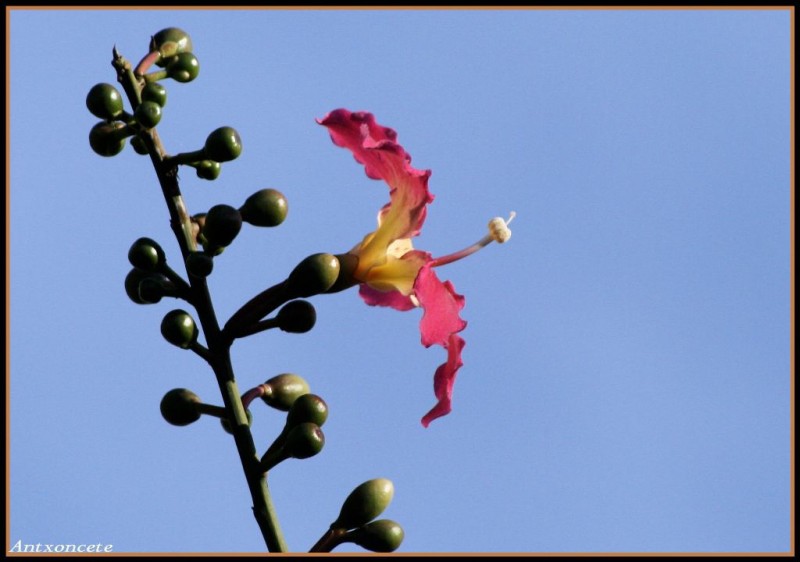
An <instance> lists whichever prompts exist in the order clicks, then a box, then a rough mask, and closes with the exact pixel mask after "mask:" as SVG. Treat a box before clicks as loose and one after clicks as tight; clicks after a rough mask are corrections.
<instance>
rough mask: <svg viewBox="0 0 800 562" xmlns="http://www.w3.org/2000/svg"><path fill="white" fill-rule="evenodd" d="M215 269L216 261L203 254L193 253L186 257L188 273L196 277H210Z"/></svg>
mask: <svg viewBox="0 0 800 562" xmlns="http://www.w3.org/2000/svg"><path fill="white" fill-rule="evenodd" d="M213 269H214V259H213V258H212V257H211V256H209V255H208V254H204V253H203V252H191V253H190V254H189V255H188V256H186V271H188V272H189V274H190V275H194V276H195V277H208V276H209V275H210V274H211V271H212V270H213Z"/></svg>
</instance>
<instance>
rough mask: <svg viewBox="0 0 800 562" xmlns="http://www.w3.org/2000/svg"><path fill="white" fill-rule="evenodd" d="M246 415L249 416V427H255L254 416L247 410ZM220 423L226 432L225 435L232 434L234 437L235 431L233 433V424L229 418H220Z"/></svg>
mask: <svg viewBox="0 0 800 562" xmlns="http://www.w3.org/2000/svg"><path fill="white" fill-rule="evenodd" d="M245 413H246V414H247V427H250V426H251V425H253V414H252V412H250V410H245ZM219 422H220V424H222V429H224V430H225V433H230V434H231V435H233V431H231V424H230V422H229V421H228V418H220V419H219Z"/></svg>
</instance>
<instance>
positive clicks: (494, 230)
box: [489, 211, 517, 244]
mask: <svg viewBox="0 0 800 562" xmlns="http://www.w3.org/2000/svg"><path fill="white" fill-rule="evenodd" d="M515 216H517V213H515V212H514V211H511V215H510V216H509V217H508V220H507V221H506V220H503V219H502V218H500V217H495V218H493V219H492V220H490V221H489V235H490V236H491V237H492V240H494V241H495V242H499V243H500V244H502V243H503V242H507V241H508V240H509V238H511V229H510V228H508V225H509V223H511V221H512V220H514V217H515Z"/></svg>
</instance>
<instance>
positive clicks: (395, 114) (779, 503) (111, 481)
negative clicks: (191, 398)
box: [8, 9, 793, 553]
mask: <svg viewBox="0 0 800 562" xmlns="http://www.w3.org/2000/svg"><path fill="white" fill-rule="evenodd" d="M791 15H792V14H791V13H790V12H789V11H788V10H691V11H683V10H477V11H476V10H432V11H427V10H406V11H397V10H364V11H349V10H341V11H317V10H287V11H280V10H180V11H171V10H157V11H145V10H141V11H140V10H124V9H123V10H112V11H102V10H101V11H84V10H69V11H61V10H35V11H26V10H13V11H11V12H10V15H9V17H10V72H9V76H10V116H11V118H10V145H9V146H10V189H9V201H10V377H9V380H10V382H9V388H10V400H9V409H10V435H9V437H10V446H9V455H10V465H9V468H10V476H9V517H10V520H9V537H8V540H9V544H13V543H15V542H17V541H18V540H21V541H22V542H23V543H96V542H102V543H104V544H112V545H113V547H114V551H116V552H258V551H262V550H263V542H262V539H261V536H260V534H259V532H258V529H257V526H256V524H255V522H254V520H253V518H252V515H251V512H250V505H251V504H250V503H249V502H250V499H249V495H248V492H247V488H246V485H245V482H244V478H243V476H242V472H241V468H240V466H239V463H238V458H237V456H236V453H235V449H234V446H233V442H232V440H231V439H230V437H229V436H228V435H227V434H225V433H223V432H222V431H221V430H220V428H219V424H218V423H216V422H215V420H213V419H205V418H204V419H201V420H200V421H199V422H197V423H196V424H194V425H191V426H188V427H183V428H179V427H174V426H170V425H168V424H167V423H166V422H164V421H163V419H162V418H161V416H160V413H159V408H158V406H159V402H160V400H161V397H162V396H163V394H164V393H165V392H166V391H168V390H169V389H171V388H175V387H188V388H190V389H192V390H194V391H195V392H196V393H197V394H199V395H200V396H201V398H203V399H204V400H205V401H206V402H208V403H212V404H218V403H220V399H219V395H218V391H217V390H216V383H215V381H214V379H213V376H212V374H211V372H210V370H209V369H208V368H207V367H206V365H205V364H204V362H203V361H202V360H200V359H199V358H198V357H197V356H195V355H194V354H192V353H191V352H184V351H181V350H179V349H177V348H175V347H173V346H171V345H169V344H168V343H166V342H165V341H164V340H163V339H162V337H161V335H160V333H159V325H160V322H161V318H162V316H163V315H164V314H165V313H166V312H168V311H169V310H171V309H173V308H179V307H182V304H183V303H180V302H175V301H170V302H167V301H162V303H159V304H158V305H154V306H137V305H134V304H133V303H131V302H130V301H129V300H128V299H127V297H126V295H125V292H124V290H123V280H124V278H125V275H126V274H127V272H128V269H129V265H128V263H127V259H126V258H127V252H128V248H129V247H130V245H131V243H132V242H133V241H134V240H135V239H137V238H138V237H140V236H149V237H152V238H154V239H156V240H158V241H159V242H160V243H161V244H162V246H163V247H164V248H165V250H166V252H167V257H168V260H171V263H172V264H173V266H174V267H176V268H178V267H179V266H180V260H179V258H178V256H179V250H178V247H177V244H176V243H175V240H174V238H173V236H172V234H171V231H170V229H169V226H168V217H167V214H166V209H165V207H164V204H163V200H162V197H161V194H160V191H159V189H158V187H157V183H156V181H155V174H154V173H153V170H152V168H151V166H150V164H149V162H148V161H147V160H146V159H145V158H142V157H139V156H138V155H136V154H135V153H134V152H133V151H132V150H131V149H130V148H126V150H125V151H124V152H123V153H122V154H121V155H119V156H117V157H114V158H101V157H99V156H96V155H95V154H94V153H93V152H92V151H91V150H90V148H89V146H88V141H87V138H88V131H89V129H90V128H91V126H92V125H93V124H94V123H95V122H96V119H95V118H94V117H93V116H92V115H90V114H89V113H88V111H87V110H86V108H85V96H86V93H87V92H88V90H89V89H90V88H91V87H92V86H93V85H94V84H96V83H98V82H110V83H113V82H114V79H115V77H114V74H113V70H112V68H111V66H110V64H109V63H110V60H111V48H112V46H114V45H116V46H117V48H118V49H119V50H120V52H121V53H122V54H123V55H124V56H126V57H127V58H128V59H130V60H132V61H136V60H138V59H139V58H140V57H141V56H142V55H143V54H144V53H145V50H146V48H147V44H148V39H149V37H150V35H152V34H153V33H155V32H156V31H158V30H160V29H162V28H165V27H170V26H177V27H181V28H183V29H185V30H186V31H188V32H189V33H190V34H191V36H192V38H193V41H194V52H195V54H196V55H197V57H198V59H199V61H200V68H201V70H200V75H199V77H198V79H197V80H195V81H194V82H192V83H189V84H177V83H174V82H171V81H165V82H164V85H165V86H166V87H167V89H168V96H169V98H168V102H167V105H166V107H165V109H164V117H163V119H162V122H161V124H160V125H159V127H158V130H159V133H160V135H161V137H162V139H163V140H164V144H165V146H166V148H167V150H168V151H169V152H171V153H177V152H184V151H188V150H194V149H197V148H199V147H200V146H202V144H203V142H204V140H205V138H206V136H207V134H208V133H209V132H210V131H211V130H213V129H215V128H216V127H218V126H221V125H230V126H233V127H235V128H236V129H237V130H238V131H239V133H240V134H241V137H242V140H243V146H244V150H243V153H242V156H241V157H240V158H239V159H238V160H236V161H235V162H231V163H227V164H224V165H223V170H222V174H221V176H220V178H219V179H218V180H217V181H215V182H204V181H202V180H199V179H197V178H196V177H195V176H194V174H193V173H192V172H191V170H186V171H184V172H183V173H182V176H181V177H182V189H183V193H184V196H185V198H186V201H187V205H188V207H189V210H190V212H192V213H196V212H203V211H206V210H207V209H208V208H210V207H211V206H212V205H215V204H218V203H227V204H230V205H234V206H239V205H241V203H242V202H244V200H245V199H246V198H247V196H249V195H250V194H251V193H253V192H255V191H257V190H259V189H262V188H265V187H272V188H277V189H279V190H281V191H282V192H283V193H284V194H285V195H286V197H287V199H288V202H289V208H290V211H289V217H288V218H287V220H286V222H285V223H284V224H283V225H281V226H280V227H278V228H275V229H257V228H248V225H245V228H244V229H243V230H242V232H241V233H240V235H239V237H238V238H237V240H236V241H235V242H234V244H233V245H231V247H230V248H228V249H227V250H226V251H225V253H224V254H223V255H221V256H220V257H219V258H217V260H216V264H215V271H214V273H213V275H212V277H211V278H210V281H209V283H210V289H211V292H212V296H213V298H214V302H215V306H216V309H217V313H218V316H219V317H221V318H222V319H224V318H226V317H227V316H229V315H230V314H232V313H233V311H235V310H236V309H237V308H238V306H240V305H241V304H242V303H243V302H245V301H246V300H248V299H249V298H250V297H251V296H253V295H254V294H256V293H257V292H259V291H261V290H262V289H264V288H266V287H267V286H269V285H272V284H273V283H276V282H278V281H281V280H282V279H284V277H285V276H286V274H288V272H289V271H290V270H291V269H292V268H293V267H294V265H295V264H296V263H297V262H299V261H300V260H301V259H302V258H303V257H305V256H306V255H309V254H312V253H316V252H333V253H337V252H343V251H346V250H348V249H350V248H351V247H352V246H353V245H354V244H356V242H358V241H359V240H360V239H361V237H362V236H363V235H364V234H366V233H367V232H370V231H371V230H373V228H374V225H375V222H374V221H375V214H376V212H377V211H378V209H379V208H380V207H381V206H382V205H383V204H384V203H385V202H386V201H387V190H386V188H385V186H384V185H383V184H381V183H379V182H376V181H373V180H370V179H368V178H366V176H365V175H364V173H363V169H362V168H361V167H360V166H359V165H357V164H356V163H355V162H354V161H353V159H352V158H351V157H350V155H349V154H348V153H347V152H346V151H344V150H342V149H341V148H338V147H335V146H334V145H333V144H332V143H331V142H330V139H329V137H328V134H327V132H326V131H325V130H324V128H322V127H320V126H319V125H317V124H315V122H314V119H315V118H319V117H322V116H324V115H325V114H326V113H327V112H328V111H330V110H332V109H335V108H339V107H345V108H348V109H351V110H354V111H355V110H366V111H370V112H372V113H374V114H375V115H376V117H377V119H378V121H379V122H380V123H381V124H383V125H387V126H391V127H393V128H394V129H395V130H396V131H397V132H398V135H399V140H400V142H401V143H402V144H403V146H404V147H405V148H406V150H407V151H408V152H409V153H410V154H411V156H412V158H413V165H414V166H416V167H417V168H420V169H431V170H432V176H431V180H430V189H431V192H432V193H433V194H434V195H435V196H436V200H435V201H434V203H433V204H431V205H430V208H429V211H428V218H427V222H426V224H425V226H424V228H423V231H422V234H421V236H420V237H419V238H418V239H417V240H416V245H417V247H420V248H422V249H425V250H427V251H430V252H432V253H433V254H434V255H443V254H446V253H450V252H452V251H455V250H458V249H460V248H462V247H464V246H466V245H468V244H471V243H472V242H474V241H476V240H478V239H479V238H480V237H482V236H483V235H484V233H485V228H486V222H487V221H488V220H489V219H490V218H492V217H494V216H507V214H508V213H509V212H510V211H516V212H517V218H516V219H515V221H514V223H513V224H512V225H511V226H512V230H513V233H514V234H513V237H512V239H511V241H510V242H509V243H507V244H505V245H503V246H499V245H496V244H494V245H491V246H489V247H488V248H486V249H485V250H483V251H481V252H480V253H479V254H477V255H476V256H473V257H470V258H469V259H467V260H463V261H461V262H458V263H455V264H452V265H450V266H447V267H445V268H443V269H441V270H440V271H439V274H440V277H442V278H443V279H449V280H451V281H452V282H453V284H454V285H455V287H456V289H457V290H458V292H460V293H462V294H464V295H465V296H466V307H465V309H464V311H463V317H464V318H465V319H466V320H467V321H468V323H469V324H468V327H467V328H466V330H465V331H464V332H463V333H462V335H463V336H464V338H465V339H466V342H467V344H466V348H465V350H464V363H465V364H464V367H463V368H462V369H461V371H460V373H459V378H458V381H457V383H456V387H455V392H454V410H453V412H452V414H450V415H449V416H447V417H445V418H442V419H439V420H436V421H434V422H433V423H432V424H431V426H430V427H429V428H428V429H424V428H423V427H422V426H421V425H420V423H419V419H420V417H421V416H422V415H423V414H424V413H425V412H426V411H427V410H428V409H429V408H430V407H431V406H432V405H433V400H434V399H433V394H432V388H431V386H432V385H431V379H432V374H433V371H434V370H435V368H436V366H437V365H439V363H441V362H442V361H443V359H444V352H443V351H442V350H441V349H440V348H431V349H425V348H423V347H422V346H421V345H420V343H419V332H418V321H419V314H418V311H410V312H404V313H400V312H396V311H393V310H386V309H374V308H369V307H367V306H366V305H364V304H363V303H362V302H361V300H360V299H359V297H358V295H357V294H356V292H355V290H350V291H347V292H344V293H339V294H336V295H330V296H322V297H318V298H314V299H313V300H312V302H313V304H314V305H315V306H316V308H317V315H318V320H317V325H316V327H315V328H314V330H312V331H311V332H309V333H308V334H304V335H295V334H285V333H282V332H280V333H271V332H267V333H263V334H260V335H257V336H254V337H251V338H247V339H246V340H243V341H239V342H237V344H236V345H235V346H234V349H233V361H234V368H235V370H236V373H237V380H238V381H239V386H240V388H241V389H243V390H244V389H246V388H249V387H251V386H254V385H256V384H259V383H261V382H263V381H264V380H266V379H268V378H270V377H272V376H273V375H276V374H279V373H283V372H293V373H297V374H300V375H302V376H303V377H305V378H306V379H307V380H308V381H309V383H310V385H311V389H312V391H313V392H315V393H317V394H319V395H321V396H322V397H323V398H324V399H325V400H326V401H327V403H328V405H329V407H330V418H329V420H328V422H327V423H326V425H325V427H324V430H325V434H326V439H327V442H326V446H325V449H324V450H323V451H322V453H321V454H319V455H318V456H316V457H314V458H312V459H308V460H304V461H298V460H292V461H287V462H286V463H284V464H282V465H280V466H278V467H276V468H275V469H274V470H273V471H272V472H271V473H270V486H271V489H272V492H273V496H274V497H273V499H274V502H275V504H276V508H277V511H278V514H279V517H280V521H281V524H282V527H283V531H284V534H285V537H286V540H287V542H288V544H289V547H290V548H291V549H292V550H295V551H307V550H308V548H309V547H310V546H311V545H312V544H313V543H314V542H315V541H316V540H317V539H318V538H319V536H320V535H321V534H322V533H323V531H324V530H325V529H326V528H327V526H328V525H329V524H330V523H331V522H332V521H333V520H334V519H335V517H336V516H337V514H338V511H339V507H340V505H341V502H342V501H343V500H344V498H345V497H346V496H347V494H348V493H349V492H350V490H351V489H352V488H354V487H355V486H356V485H358V484H359V483H361V482H363V481H365V480H368V479H370V478H375V477H385V478H389V479H391V480H392V481H393V482H394V484H395V497H394V501H393V502H392V504H391V505H390V506H389V508H388V509H387V510H386V512H385V513H384V514H383V516H384V517H388V518H390V519H394V520H396V521H398V522H400V523H401V524H402V525H403V527H404V529H405V533H406V538H405V541H404V543H403V545H402V546H401V550H402V551H403V552H515V553H528V552H609V551H616V552H619V551H624V552H630V551H645V552H664V551H669V552H688V551H696V552H718V551H725V552H766V551H768V552H785V551H787V550H788V549H789V548H790V546H791V543H790V540H791V539H790V537H791V535H790V526H791V519H790V516H791V508H792V504H791V503H790V483H791V474H790V462H791V458H792V457H791V450H790V438H791V435H790V427H791V421H792V417H791V415H792V410H791V406H792V404H791V399H790V384H791V381H792V377H793V373H792V370H791V363H790V350H791V344H790V341H791V338H790V328H791V318H790V296H791V285H790V273H791V263H790V239H791V234H792V231H791V222H790V218H791V217H790V197H791V176H790V165H791V160H790V135H791V128H790V102H791V99H790V85H791V83H790V64H791V61H790V47H791V37H790V23H791ZM256 406H258V405H257V404H256ZM253 413H254V414H255V421H254V429H253V431H254V435H255V437H256V441H257V443H259V444H260V446H261V447H262V450H263V449H265V448H266V447H267V446H268V444H269V443H270V442H271V440H272V438H273V437H274V435H275V434H276V433H277V432H278V431H279V430H280V428H281V427H282V424H283V418H282V416H281V415H280V414H279V413H277V412H274V411H267V408H260V409H254V412H253ZM340 550H348V549H347V548H344V549H340ZM353 550H359V549H353Z"/></svg>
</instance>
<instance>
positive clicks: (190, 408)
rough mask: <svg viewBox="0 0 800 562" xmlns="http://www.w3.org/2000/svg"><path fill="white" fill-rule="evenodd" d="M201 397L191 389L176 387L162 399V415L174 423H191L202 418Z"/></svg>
mask: <svg viewBox="0 0 800 562" xmlns="http://www.w3.org/2000/svg"><path fill="white" fill-rule="evenodd" d="M199 403H200V397H199V396H197V394H195V393H194V392H192V391H191V390H187V389H185V388H174V389H172V390H170V391H169V392H167V393H166V394H165V395H164V398H162V399H161V415H162V416H164V419H165V420H167V421H168V422H169V423H171V424H172V425H189V424H190V423H194V422H196V421H197V420H199V419H200V412H199V411H198V410H197V405H198V404H199Z"/></svg>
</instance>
